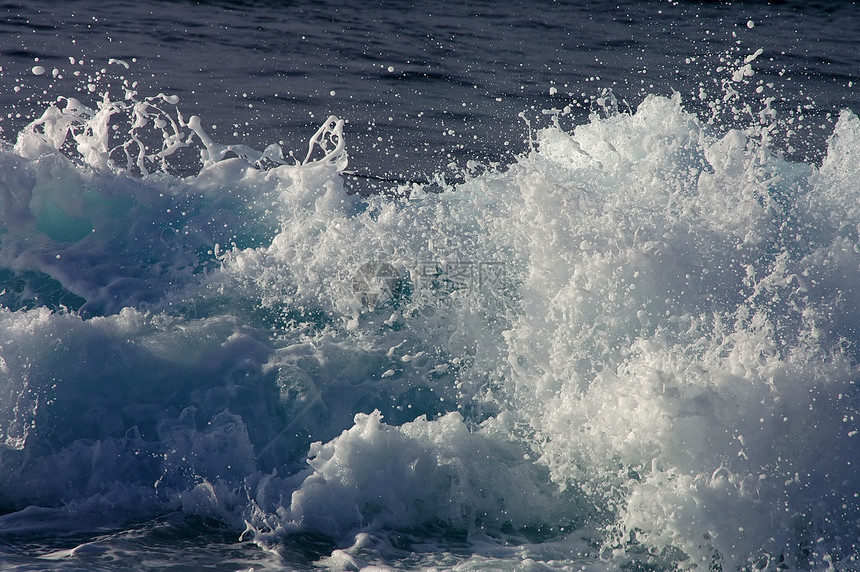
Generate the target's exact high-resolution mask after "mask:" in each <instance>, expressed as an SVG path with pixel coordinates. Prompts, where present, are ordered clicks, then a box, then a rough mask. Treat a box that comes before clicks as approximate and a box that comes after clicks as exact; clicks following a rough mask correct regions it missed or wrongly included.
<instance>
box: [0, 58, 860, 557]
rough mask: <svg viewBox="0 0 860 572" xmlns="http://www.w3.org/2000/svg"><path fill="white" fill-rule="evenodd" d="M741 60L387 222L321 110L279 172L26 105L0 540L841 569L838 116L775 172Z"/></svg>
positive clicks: (847, 506)
mask: <svg viewBox="0 0 860 572" xmlns="http://www.w3.org/2000/svg"><path fill="white" fill-rule="evenodd" d="M759 55H760V51H758V52H755V53H753V54H750V55H748V56H743V57H741V58H740V59H737V60H736V61H734V63H733V64H732V65H730V66H727V67H726V69H724V70H721V71H722V73H723V74H724V78H725V81H723V82H722V84H721V86H722V87H721V89H722V93H721V97H719V98H717V99H714V100H712V101H711V105H709V107H708V109H709V111H708V114H707V115H705V116H702V118H701V119H700V117H699V116H697V115H696V114H695V113H693V112H690V111H687V110H686V106H685V104H684V102H683V101H682V100H681V97H680V96H679V95H677V94H676V95H675V96H673V97H669V98H666V97H658V96H648V97H646V98H645V99H644V101H643V102H642V103H641V104H640V105H639V106H638V107H637V108H636V109H635V110H631V111H629V112H624V111H620V110H619V109H618V103H617V101H614V98H613V97H612V95H611V93H608V92H607V93H605V94H603V96H602V97H601V98H599V99H595V103H597V104H600V105H598V106H596V107H595V110H594V112H593V113H592V114H591V116H590V119H589V120H588V121H587V122H585V123H582V124H579V125H576V126H575V127H572V128H563V127H562V126H561V121H562V120H563V119H564V118H566V117H568V116H569V115H570V109H569V108H568V109H566V110H554V111H550V113H549V115H550V116H551V117H552V119H553V124H552V125H550V126H547V127H543V128H540V129H536V131H535V132H534V134H533V138H532V139H531V141H532V146H531V149H530V150H529V151H528V152H527V153H526V154H524V155H522V156H521V157H519V158H518V159H517V160H516V161H515V162H514V163H513V164H511V165H509V166H508V167H507V168H505V169H503V170H493V169H488V170H486V172H484V173H483V174H480V175H475V176H468V177H467V178H466V180H465V181H464V182H462V183H461V184H457V185H454V186H448V188H447V189H446V190H445V192H442V193H433V192H428V190H427V188H426V187H424V186H422V185H418V184H412V185H404V186H402V187H401V188H400V189H399V192H398V193H397V194H398V195H399V196H400V198H392V197H390V196H382V195H373V196H370V197H365V198H361V197H359V196H356V195H354V194H349V193H347V192H345V190H344V184H343V179H342V173H343V171H344V169H345V168H346V166H347V151H346V149H347V147H346V135H345V134H344V123H343V121H341V120H339V119H337V118H335V117H331V118H329V119H328V120H326V121H325V122H324V123H323V125H322V126H321V127H320V129H319V130H318V131H317V132H316V133H315V134H314V135H313V136H312V137H311V139H310V141H309V145H308V151H307V153H306V155H305V158H304V159H303V160H301V161H299V160H295V159H286V158H285V155H284V153H283V151H282V149H281V147H280V146H278V145H272V146H270V147H268V148H266V149H265V150H264V151H262V152H260V151H256V150H254V149H251V148H250V147H247V146H243V145H221V144H218V143H216V142H215V141H214V140H213V139H212V138H211V137H210V136H209V135H208V134H207V132H206V131H205V130H204V128H203V126H202V122H201V120H200V118H199V117H197V116H191V117H189V118H188V119H187V120H186V119H184V117H183V115H182V114H181V113H180V112H179V111H178V109H177V105H178V98H176V97H175V96H170V95H164V94H158V95H156V96H146V97H141V96H140V95H139V94H138V93H137V92H136V91H134V90H133V89H127V90H125V92H124V96H123V98H122V99H121V100H113V99H111V98H110V96H109V95H108V93H104V94H102V96H101V99H100V100H99V101H98V102H97V104H96V106H95V107H89V106H87V105H85V104H83V103H81V101H79V100H78V99H75V98H71V97H69V98H63V99H62V100H61V101H60V102H58V104H56V105H51V106H50V107H48V108H47V109H46V110H45V111H44V113H43V114H42V115H41V117H40V118H39V119H37V120H35V121H33V122H32V123H31V124H30V125H29V126H28V127H27V128H26V129H24V130H23V131H22V132H21V133H20V134H19V136H18V139H17V143H16V144H15V145H14V146H9V145H4V146H3V147H2V149H0V216H2V221H3V228H2V231H0V232H2V234H0V279H2V281H3V284H2V286H0V302H2V304H3V308H0V380H2V381H0V396H2V400H0V466H2V467H3V471H2V472H0V484H2V486H0V506H2V507H3V509H4V512H6V513H7V514H6V515H5V516H3V517H0V529H3V530H5V531H6V532H7V534H21V535H24V534H32V533H33V531H34V530H39V527H40V526H45V527H47V528H48V530H49V531H54V532H55V531H57V530H62V529H63V526H67V525H63V524H62V523H64V522H72V521H74V522H75V526H76V527H77V529H78V530H81V529H91V530H94V531H95V530H100V529H101V528H102V527H105V526H107V527H111V526H114V527H117V528H122V527H123V526H126V525H127V523H129V522H139V521H152V519H156V518H158V517H160V516H161V515H164V514H165V513H173V512H179V513H180V514H182V515H183V516H185V517H189V518H190V517H195V518H197V517H199V518H203V519H214V520H215V521H217V522H220V523H224V525H225V526H227V527H229V529H230V530H231V531H235V534H236V536H239V535H241V536H242V538H244V539H252V540H253V541H254V542H255V543H257V544H258V545H259V546H262V547H264V548H266V549H269V550H272V551H275V552H278V551H288V547H291V546H293V544H292V543H294V542H296V540H295V539H297V538H298V539H305V540H302V542H304V541H308V542H311V544H313V542H312V541H311V540H308V539H318V541H317V545H318V547H319V548H317V549H313V548H312V549H308V550H309V552H310V553H311V555H310V556H309V558H308V560H309V561H311V562H316V564H317V565H319V566H328V567H330V568H331V569H341V570H348V569H359V568H360V567H363V566H370V565H373V564H385V565H397V566H400V565H402V566H404V567H408V566H421V565H427V566H438V567H445V566H454V565H457V564H458V563H460V564H463V565H464V566H468V567H469V569H481V568H484V569H498V568H499V567H508V568H511V569H514V568H516V567H517V566H520V565H523V566H532V567H533V568H534V569H575V568H576V569H579V568H581V569H592V570H599V569H623V570H652V569H654V570H660V569H664V570H671V569H697V570H719V569H721V570H735V569H756V570H777V569H784V568H789V569H822V570H823V569H837V568H834V566H835V567H838V569H851V568H852V566H854V565H855V560H856V553H857V548H856V546H857V542H858V535H860V529H858V526H857V523H858V522H860V521H858V518H860V514H858V506H859V505H858V502H857V498H858V495H860V490H858V483H860V478H858V477H860V475H858V474H857V470H856V468H855V467H856V466H857V464H856V462H857V460H858V458H860V449H858V447H860V445H858V438H860V437H858V431H859V430H860V429H858V420H857V419H856V414H855V410H856V408H857V391H856V388H855V385H856V384H855V381H856V380H857V378H858V372H857V357H858V353H857V352H858V350H857V342H858V339H857V327H858V324H860V311H858V309H857V305H856V303H855V300H856V299H857V295H858V294H860V291H858V288H860V207H858V205H860V189H858V186H857V183H856V181H857V180H858V174H860V155H858V151H857V150H858V149H860V120H858V118H857V116H856V115H854V113H852V112H851V111H848V110H845V111H843V112H842V113H841V115H840V116H839V120H838V122H837V123H836V126H835V130H834V132H833V134H832V135H831V137H830V139H829V140H828V144H827V151H826V155H825V156H824V159H823V161H822V163H821V164H820V165H814V164H811V163H807V162H802V161H795V162H793V161H791V160H788V159H786V158H785V157H784V156H783V155H782V154H781V153H780V152H778V149H777V148H776V147H775V145H776V143H775V141H776V135H777V134H778V133H780V132H782V133H785V131H786V129H787V127H786V124H784V123H781V122H780V120H779V119H778V118H777V115H778V114H777V112H776V111H775V110H774V109H773V108H772V106H771V103H773V98H769V96H768V95H767V93H765V95H764V96H762V97H763V99H762V100H761V101H762V104H761V106H760V108H759V109H753V107H752V104H749V103H747V101H748V100H746V99H745V98H744V96H743V95H742V93H741V91H742V90H743V86H750V85H751V84H749V83H748V82H749V81H750V78H752V77H753V76H754V71H753V68H752V65H753V63H754V60H755V59H756V58H757V57H758V56H759ZM752 87H755V86H754V85H752ZM703 93H704V92H703ZM759 93H761V92H759ZM704 97H705V98H707V95H705V96H704ZM601 106H602V107H601ZM727 116H730V119H726V117H727ZM741 120H744V121H747V126H746V127H743V126H741V127H738V126H737V125H735V124H734V123H733V122H739V121H741ZM733 127H734V128H733ZM188 149H193V150H196V151H198V152H199V157H200V163H201V167H200V169H199V172H197V173H196V174H194V175H190V176H185V177H181V176H176V175H173V174H171V165H170V163H169V161H170V159H171V158H172V157H174V156H175V155H176V154H179V153H182V152H183V150H188ZM36 507H42V508H36ZM46 522H47V523H48V524H44V523H46ZM243 531H244V532H243ZM82 546H83V545H82ZM93 550H95V549H93ZM93 553H98V551H97V550H96V551H95V552H93ZM81 554H83V556H81ZM99 554H100V553H99ZM79 556H80V557H82V558H86V557H87V556H86V551H85V550H81V551H80V553H79ZM52 557H54V558H55V559H60V558H65V557H69V555H68V554H66V553H65V552H63V553H60V552H56V553H53V556H52ZM398 563H400V564H398ZM539 566H543V567H544V568H539Z"/></svg>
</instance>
